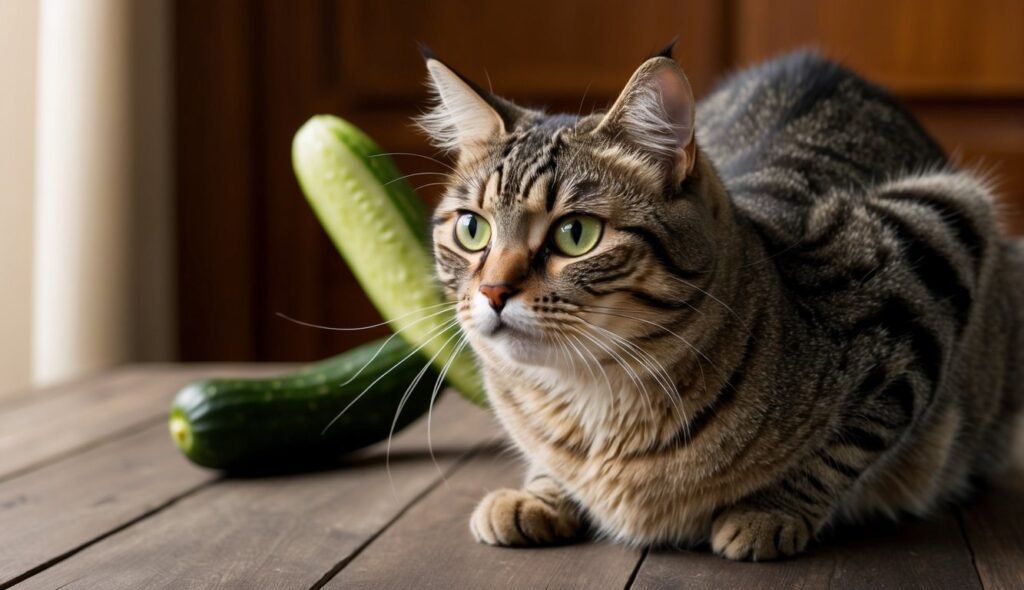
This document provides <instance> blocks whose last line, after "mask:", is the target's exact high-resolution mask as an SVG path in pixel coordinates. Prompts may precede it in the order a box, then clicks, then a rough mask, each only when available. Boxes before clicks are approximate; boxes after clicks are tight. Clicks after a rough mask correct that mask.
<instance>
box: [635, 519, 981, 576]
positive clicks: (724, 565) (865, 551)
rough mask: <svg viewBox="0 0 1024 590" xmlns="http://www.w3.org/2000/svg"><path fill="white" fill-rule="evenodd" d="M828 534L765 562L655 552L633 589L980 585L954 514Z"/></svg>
mask: <svg viewBox="0 0 1024 590" xmlns="http://www.w3.org/2000/svg"><path fill="white" fill-rule="evenodd" d="M830 537H832V538H827V539H825V540H823V541H822V543H821V544H819V545H817V546H815V547H812V548H811V550H810V551H809V552H808V553H807V554H806V555H803V556H800V557H797V558H795V559H791V560H788V561H779V562H768V563H737V562H732V561H728V560H726V559H723V558H721V557H717V556H715V555H713V554H711V553H710V552H709V551H677V552H673V551H659V552H653V553H651V554H650V555H648V556H647V559H646V560H644V563H643V565H642V566H641V567H640V571H639V572H638V573H637V577H636V582H635V584H634V585H633V588H636V589H641V590H653V589H661V588H665V589H668V588H673V589H703V588H708V589H713V588H762V589H773V588H779V589H782V588H786V589H793V588H807V589H811V588H844V589H845V588H849V589H864V590H889V589H891V590H899V589H903V588H928V589H935V590H945V589H947V588H981V584H980V583H979V581H978V576H977V574H976V573H975V571H974V567H973V566H972V564H971V554H970V552H969V551H968V548H967V546H966V544H965V543H964V539H963V535H962V534H961V531H960V528H959V525H958V523H957V520H956V517H955V515H954V514H952V513H947V514H945V515H943V516H942V517H940V518H936V519H933V520H927V521H916V522H908V523H905V524H903V525H893V524H878V525H875V526H871V527H865V528H861V529H847V530H844V531H841V532H840V533H836V534H834V535H831V536H830Z"/></svg>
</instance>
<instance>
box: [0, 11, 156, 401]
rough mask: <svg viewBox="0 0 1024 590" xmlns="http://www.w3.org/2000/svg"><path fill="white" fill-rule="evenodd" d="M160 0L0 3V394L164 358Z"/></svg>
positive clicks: (0, 395)
mask: <svg viewBox="0 0 1024 590" xmlns="http://www.w3.org/2000/svg"><path fill="white" fill-rule="evenodd" d="M172 12H173V11H172V5H171V0H88V1H82V0H0V89H2V90H0V273H2V274H0V277H2V279H0V281H2V282H0V397H2V396H3V395H5V394H7V393H9V392H12V391H16V390H19V389H23V388H25V387H26V386H27V385H29V384H46V383H50V382H53V381H61V380H65V379H68V378H73V377H75V376H78V375H81V374H83V373H89V372H94V371H97V370H102V369H104V368H106V367H110V366H113V365H117V364H121V363H124V362H130V361H136V360H173V356H174V352H175V348H176V347H175V324H176V322H175V320H174V307H175V306H174V297H173V294H174V282H173V233H174V225H173V219H174V218H173V207H172V200H171V195H172V186H171V183H172V178H171V177H172V166H173V162H172V153H173V150H172V149H171V134H172V124H171V115H172V93H173V86H172V78H171V70H172V62H171V57H172V54H171V31H172V24H171V16H172Z"/></svg>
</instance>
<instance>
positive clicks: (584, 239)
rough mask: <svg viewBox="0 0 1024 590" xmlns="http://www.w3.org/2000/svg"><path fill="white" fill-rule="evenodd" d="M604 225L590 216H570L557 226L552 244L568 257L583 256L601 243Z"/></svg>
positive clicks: (560, 221)
mask: <svg viewBox="0 0 1024 590" xmlns="http://www.w3.org/2000/svg"><path fill="white" fill-rule="evenodd" d="M603 229H604V224H603V223H602V222H601V220H600V219H598V218H596V217H591V216H590V215H569V216H568V217H563V218H562V219H561V220H559V221H558V223H556V224H555V228H554V234H553V235H552V236H551V238H552V240H551V241H552V242H554V244H555V247H556V248H557V249H558V251H559V252H561V253H562V254H565V255H566V256H583V255H584V254H586V253H587V252H590V251H591V250H593V249H594V246H596V245H597V243H598V242H599V241H601V231H602V230H603Z"/></svg>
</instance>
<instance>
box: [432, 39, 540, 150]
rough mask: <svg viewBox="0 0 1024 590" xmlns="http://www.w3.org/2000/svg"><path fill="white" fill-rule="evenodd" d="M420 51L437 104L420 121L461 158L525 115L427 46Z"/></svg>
mask: <svg viewBox="0 0 1024 590" xmlns="http://www.w3.org/2000/svg"><path fill="white" fill-rule="evenodd" d="M420 52H421V53H422V54H423V59H424V61H425V62H426V65H427V71H428V72H429V74H430V78H429V80H428V83H429V87H430V90H431V93H432V94H433V95H434V106H433V108H431V109H430V110H429V111H427V112H426V113H424V114H423V115H421V116H420V117H418V118H417V120H416V122H417V123H418V124H419V126H420V128H421V129H423V131H424V132H426V134H427V135H428V136H429V137H430V139H431V141H432V142H433V144H434V145H436V146H437V147H439V148H441V149H443V150H445V151H447V152H454V153H458V155H459V157H460V158H463V157H467V156H472V155H473V154H475V153H476V152H477V151H478V150H480V149H481V148H482V147H483V146H485V145H486V144H487V143H488V142H489V141H491V140H493V139H495V138H496V137H499V136H501V135H502V134H504V133H506V132H507V131H509V130H511V129H512V127H513V126H514V125H515V122H516V121H517V120H518V119H519V118H520V117H522V115H523V113H524V111H523V109H520V108H519V107H517V106H516V105H514V104H512V103H511V102H509V101H507V100H504V99H502V98H499V97H497V96H494V95H492V94H490V93H489V92H486V91H485V90H483V89H481V88H480V87H479V86H477V85H476V84H474V83H473V82H472V81H470V80H469V79H467V78H465V77H463V76H462V75H461V74H459V73H458V72H456V71H455V70H453V69H452V68H450V67H448V65H447V64H445V63H444V62H442V61H441V60H439V59H438V58H437V57H436V56H435V55H434V54H433V52H432V51H430V49H429V48H427V47H426V46H423V45H421V46H420Z"/></svg>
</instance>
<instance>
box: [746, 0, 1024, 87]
mask: <svg viewBox="0 0 1024 590" xmlns="http://www.w3.org/2000/svg"><path fill="white" fill-rule="evenodd" d="M736 17H737V18H736V27H737V35H736V40H737V46H736V47H737V52H736V54H737V56H738V57H739V58H740V60H741V61H743V62H749V61H757V60H761V59H765V58H767V57H770V56H772V55H774V54H775V53H777V52H779V51H784V50H787V49H791V48H794V47H800V46H804V45H816V46H819V47H821V48H822V49H823V50H824V51H825V53H826V54H827V55H829V56H831V57H833V58H836V59H839V60H841V61H843V62H845V63H847V64H849V65H850V66H851V67H853V68H854V69H855V70H857V71H858V72H861V73H862V74H864V75H866V76H868V77H870V78H871V79H872V80H875V81H876V82H878V83H880V84H882V85H883V86H886V87H888V88H890V89H892V90H894V91H895V92H897V93H899V94H900V95H903V96H915V97H943V98H948V97H968V98H978V97H983V98H988V97H998V98H1006V97H1018V98H1019V97H1024V67H1022V62H1024V2H1019V1H1018V0H973V1H965V0H898V1H894V0H860V1H858V2H830V1H827V0H774V1H772V2H764V1H762V0H739V1H738V10H737V14H736Z"/></svg>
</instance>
